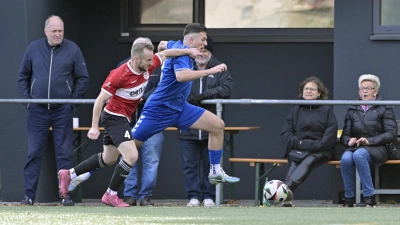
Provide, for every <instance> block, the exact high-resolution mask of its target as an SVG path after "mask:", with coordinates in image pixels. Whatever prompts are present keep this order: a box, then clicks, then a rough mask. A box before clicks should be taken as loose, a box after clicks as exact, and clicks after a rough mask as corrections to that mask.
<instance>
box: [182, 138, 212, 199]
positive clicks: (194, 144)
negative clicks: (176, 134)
mask: <svg viewBox="0 0 400 225" xmlns="http://www.w3.org/2000/svg"><path fill="white" fill-rule="evenodd" d="M179 141H180V144H181V150H182V168H183V176H184V179H185V191H186V195H187V196H188V198H189V199H193V198H195V199H197V200H199V201H200V202H201V201H203V200H204V199H212V200H213V201H215V186H214V185H212V184H211V183H210V181H209V180H208V174H209V173H210V159H209V155H208V140H182V139H181V140H179Z"/></svg>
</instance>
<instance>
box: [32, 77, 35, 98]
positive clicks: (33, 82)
mask: <svg viewBox="0 0 400 225" xmlns="http://www.w3.org/2000/svg"><path fill="white" fill-rule="evenodd" d="M35 81H36V78H35V79H33V81H32V84H31V96H32V94H33V84H35Z"/></svg>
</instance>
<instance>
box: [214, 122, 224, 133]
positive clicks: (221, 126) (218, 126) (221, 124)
mask: <svg viewBox="0 0 400 225" xmlns="http://www.w3.org/2000/svg"><path fill="white" fill-rule="evenodd" d="M215 126H216V130H217V131H220V132H224V128H225V123H224V121H223V120H221V119H219V120H218V121H217V123H215Z"/></svg>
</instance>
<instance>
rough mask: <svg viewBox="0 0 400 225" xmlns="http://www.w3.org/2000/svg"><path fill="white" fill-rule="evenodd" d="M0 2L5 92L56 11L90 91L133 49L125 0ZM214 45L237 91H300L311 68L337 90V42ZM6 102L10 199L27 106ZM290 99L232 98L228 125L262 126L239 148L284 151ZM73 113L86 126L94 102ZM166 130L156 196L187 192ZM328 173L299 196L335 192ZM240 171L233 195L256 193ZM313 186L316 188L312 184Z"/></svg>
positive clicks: (240, 167)
mask: <svg viewBox="0 0 400 225" xmlns="http://www.w3.org/2000/svg"><path fill="white" fill-rule="evenodd" d="M0 6H1V7H0V8H1V12H2V13H1V14H0V15H1V16H0V21H1V22H0V24H1V25H2V28H3V27H4V29H5V30H9V31H13V32H7V33H6V35H5V37H4V41H2V42H1V45H2V47H3V48H2V49H4V51H5V52H6V53H7V57H5V59H4V60H6V62H5V61H3V60H1V61H0V64H1V67H2V68H4V69H3V72H4V73H3V74H2V75H1V76H2V79H3V81H4V82H6V83H7V84H10V85H7V86H6V87H4V89H2V90H1V92H0V93H2V96H1V97H2V98H19V97H20V95H19V93H18V89H17V85H16V77H17V73H18V69H19V65H20V62H21V59H22V56H23V54H24V52H25V49H26V47H27V46H28V44H29V43H30V42H31V41H33V40H35V39H37V38H40V37H44V34H43V26H44V20H45V19H46V18H47V16H49V15H50V14H57V15H60V16H61V17H62V18H63V19H64V22H65V37H66V38H68V39H70V40H72V41H75V42H76V43H77V44H78V45H79V46H80V48H81V49H82V52H83V54H84V57H85V59H86V62H87V65H88V70H89V74H90V86H89V90H88V92H87V94H86V96H85V98H88V99H94V98H96V97H97V95H98V93H99V92H100V87H101V85H102V83H103V82H104V79H105V78H106V76H107V75H108V73H109V71H110V70H111V69H113V68H114V67H115V66H116V65H117V64H118V62H119V61H121V60H122V59H124V58H126V57H127V56H129V54H130V46H131V45H130V44H122V43H118V42H117V38H118V36H119V32H120V30H119V22H120V21H119V20H120V7H119V1H116V2H113V1H102V3H101V4H96V5H95V6H93V4H92V3H91V2H90V1H67V2H66V1H50V0H48V1H35V4H33V3H32V2H31V1H27V0H25V1H22V0H16V1H8V2H2V3H0ZM5 9H7V10H5ZM16 15H18V16H16ZM21 15H22V16H21ZM7 21H12V23H10V22H7ZM21 27H22V28H23V29H21ZM214 49H215V50H214V54H215V55H216V56H217V57H218V58H219V59H220V60H221V61H223V62H225V63H226V64H227V65H228V69H229V70H230V72H231V73H232V75H233V77H234V80H235V86H234V90H233V96H232V98H234V99H240V98H257V99H297V95H298V84H299V83H300V82H301V81H302V80H304V79H305V78H306V77H309V76H318V77H319V78H321V80H322V81H323V82H324V83H325V85H326V86H327V87H328V89H329V90H331V92H330V94H331V97H332V96H334V86H333V82H334V77H333V49H334V46H333V43H241V44H238V43H215V44H214ZM2 57H4V56H2ZM3 77H4V78H3ZM339 91H340V89H339ZM3 94H4V95H3ZM0 107H2V109H4V110H1V112H0V113H1V115H2V116H3V117H2V118H7V119H6V120H5V121H3V123H2V126H1V128H0V129H2V137H1V138H2V139H1V140H2V141H3V143H4V146H3V147H2V149H0V153H1V156H2V157H1V158H0V166H1V171H2V184H3V187H2V189H3V190H2V192H3V193H2V195H3V200H7V201H19V200H21V198H22V196H23V178H22V169H23V166H24V163H25V158H26V154H27V153H26V149H27V141H26V135H27V134H26V116H27V114H26V112H25V110H24V109H23V107H22V106H21V105H19V104H18V105H10V104H7V105H1V106H0ZM290 107H291V106H281V105H252V106H248V105H225V110H226V113H225V116H226V117H225V122H226V125H227V126H260V127H261V129H260V130H257V131H244V132H240V133H239V134H237V135H235V155H236V156H238V157H274V158H280V157H282V156H283V153H284V146H283V144H282V142H281V140H280V137H279V134H280V130H281V128H282V123H283V121H284V119H285V117H286V115H287V113H288V111H289V109H290ZM74 114H75V116H78V117H80V125H81V126H90V124H91V116H92V105H82V106H81V107H80V108H78V109H77V111H76V112H74ZM338 120H341V119H340V118H338ZM164 133H165V136H166V139H165V140H166V141H165V144H164V151H163V155H162V159H161V164H160V169H159V176H158V180H157V187H156V189H155V191H154V198H185V197H186V196H185V193H184V184H183V177H182V170H181V157H180V148H179V143H178V141H177V139H176V136H175V133H174V132H173V131H166V132H164ZM83 135H84V136H85V135H86V133H85V132H84V133H83ZM101 150H102V145H101V140H97V141H94V142H91V144H90V145H89V146H88V148H87V149H86V150H85V151H84V153H83V157H82V158H83V159H86V158H87V157H89V156H90V155H92V154H95V153H98V152H100V151H101ZM227 159H228V155H227V154H225V166H224V167H225V170H226V171H227V172H228V173H230V167H229V163H228V161H227ZM112 168H113V167H110V168H106V169H104V170H103V171H101V172H98V173H95V174H94V175H93V177H92V178H91V180H90V182H86V183H85V184H84V185H83V188H84V198H100V197H101V195H102V194H103V193H104V191H105V189H106V188H107V186H108V183H109V179H110V177H111V174H112ZM286 170H287V166H282V167H278V168H277V169H276V171H275V173H273V175H271V176H270V178H271V179H280V180H284V178H285V173H286ZM5 171H7V172H5ZM329 173H330V167H328V166H326V165H324V166H322V167H321V168H319V169H317V171H316V172H315V173H312V175H311V176H310V178H309V180H308V181H307V182H305V183H304V185H302V186H301V187H300V188H299V189H298V191H297V193H296V198H298V199H310V198H315V199H329V198H331V191H330V176H329V175H328V174H329ZM235 174H236V175H238V176H239V177H241V179H242V182H241V183H239V184H238V185H236V196H234V197H235V198H237V199H251V198H253V197H254V182H253V181H254V168H253V167H250V166H249V165H248V164H245V163H243V164H236V165H235ZM224 189H225V196H226V198H230V197H231V196H230V190H231V187H229V186H225V187H224ZM310 189H312V190H313V191H312V192H310V191H309V190H310Z"/></svg>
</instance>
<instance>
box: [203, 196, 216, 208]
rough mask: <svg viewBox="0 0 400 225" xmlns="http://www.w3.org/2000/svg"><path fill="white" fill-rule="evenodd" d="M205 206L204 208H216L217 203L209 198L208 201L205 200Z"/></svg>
mask: <svg viewBox="0 0 400 225" xmlns="http://www.w3.org/2000/svg"><path fill="white" fill-rule="evenodd" d="M203 205H204V207H214V206H215V203H214V201H213V200H212V199H209V198H207V199H204V201H203Z"/></svg>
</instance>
